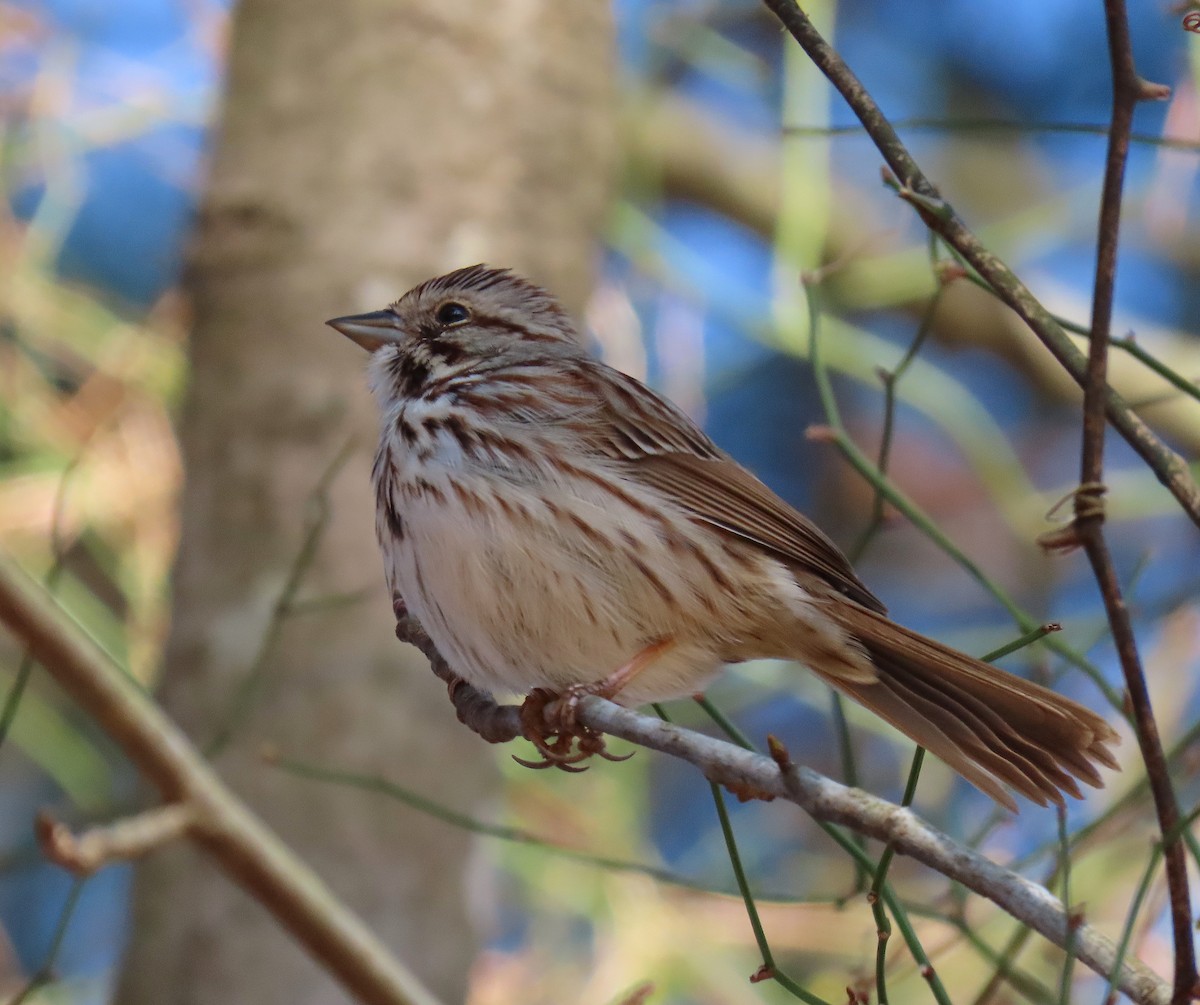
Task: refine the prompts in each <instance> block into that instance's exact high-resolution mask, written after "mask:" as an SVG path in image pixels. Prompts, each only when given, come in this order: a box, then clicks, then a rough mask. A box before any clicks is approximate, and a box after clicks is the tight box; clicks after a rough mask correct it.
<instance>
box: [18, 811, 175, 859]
mask: <svg viewBox="0 0 1200 1005" xmlns="http://www.w3.org/2000/svg"><path fill="white" fill-rule="evenodd" d="M197 820H198V817H197V813H196V809H195V807H194V806H193V805H192V804H191V803H186V802H184V803H168V804H166V805H165V806H156V807H155V808H154V809H151V810H146V811H145V812H143V813H139V814H137V815H136V816H132V817H127V818H126V819H124V820H118V821H116V822H115V823H111V824H105V825H103V826H101V827H93V828H92V829H91V830H87V831H84V832H83V833H82V834H80V835H79V836H78V837H77V836H76V835H74V834H72V833H71V829H70V828H69V827H68V826H67V825H66V824H64V823H62V822H61V821H58V820H55V819H54V817H53V816H51V815H50V813H49V812H48V811H46V810H42V811H41V812H40V813H38V815H37V818H36V820H35V821H34V832H35V834H36V836H37V842H38V845H39V847H40V848H41V849H42V854H43V855H45V856H46V858H47V859H49V860H50V861H51V862H53V863H54V864H55V865H57V866H61V867H62V868H63V869H66V870H67V871H68V872H71V873H74V874H75V875H76V876H89V875H91V874H92V873H94V872H96V871H97V870H98V869H100V868H102V867H104V866H106V865H108V864H109V863H111V862H125V861H129V860H131V859H135V858H141V857H142V856H143V855H146V854H148V853H149V852H152V851H154V850H155V849H157V848H160V847H162V846H163V845H165V844H167V843H168V842H170V841H174V840H175V839H176V838H180V837H183V836H184V835H185V834H187V833H188V831H190V830H191V829H192V828H193V827H194V826H195V825H196V823H197Z"/></svg>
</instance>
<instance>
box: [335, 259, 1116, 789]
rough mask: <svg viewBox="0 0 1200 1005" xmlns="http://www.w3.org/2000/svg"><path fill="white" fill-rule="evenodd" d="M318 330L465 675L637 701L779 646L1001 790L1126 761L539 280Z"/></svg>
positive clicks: (399, 581)
mask: <svg viewBox="0 0 1200 1005" xmlns="http://www.w3.org/2000/svg"><path fill="white" fill-rule="evenodd" d="M329 324H330V325H332V326H333V327H334V328H336V329H337V330H338V331H340V332H342V333H343V334H345V335H347V336H349V337H350V338H351V339H353V340H354V341H355V342H357V343H358V344H359V345H360V346H362V347H363V348H364V349H366V350H367V351H368V352H369V353H370V354H371V359H370V363H369V374H370V383H371V387H372V389H373V391H374V393H375V396H376V398H377V399H378V401H379V405H380V408H381V410H382V437H381V440H380V444H379V450H378V452H377V454H376V456H375V466H374V473H373V477H374V485H375V497H376V506H377V509H376V512H377V516H376V527H377V531H378V535H379V542H380V546H381V548H382V550H383V554H384V564H385V568H386V575H387V582H388V586H389V588H390V589H391V590H392V593H393V597H400V598H403V601H404V603H406V604H407V606H408V609H409V610H410V611H411V612H412V613H413V614H414V615H415V616H416V617H417V618H418V619H419V621H420V622H421V624H422V625H423V626H424V627H425V629H426V631H427V632H428V633H429V635H430V637H431V638H432V639H433V641H434V642H435V644H436V645H437V647H438V649H439V650H440V652H441V653H442V655H443V656H444V657H445V658H446V659H447V661H448V662H449V664H450V666H451V667H452V668H454V670H455V671H456V672H457V673H458V674H460V675H461V676H462V677H463V678H464V679H465V680H467V681H469V682H470V683H472V684H475V685H477V686H479V687H482V688H485V689H487V690H489V691H494V690H507V691H515V692H519V693H527V692H529V691H530V690H531V689H548V690H549V691H551V692H553V693H555V694H562V693H565V694H567V695H568V696H575V695H578V694H581V693H598V694H602V695H604V696H606V697H612V698H614V699H615V700H617V701H619V702H621V703H623V704H627V705H639V704H642V703H645V702H650V701H658V700H661V699H667V698H674V697H680V696H685V695H692V694H695V693H696V692H699V691H702V690H703V689H704V688H705V686H706V685H707V684H708V683H709V682H710V681H711V680H712V679H713V678H714V677H715V676H716V675H717V673H718V672H719V671H720V669H721V667H722V665H723V664H726V663H735V662H740V661H744V660H752V659H758V658H763V657H779V658H785V659H792V660H797V661H799V662H801V663H803V664H805V665H807V666H808V667H809V668H811V669H812V671H813V672H814V673H816V674H817V675H818V676H819V677H821V679H822V680H824V681H826V682H827V683H828V684H830V685H831V686H833V687H835V688H837V689H838V690H839V691H841V692H842V693H843V694H845V695H847V696H848V697H850V698H852V699H854V700H855V701H857V702H860V703H861V704H863V705H865V706H866V707H867V708H869V709H871V710H872V711H873V712H875V713H876V714H878V715H879V716H881V717H882V718H883V719H885V720H887V721H888V722H890V723H891V724H892V725H893V726H895V727H896V728H897V729H899V730H900V731H901V732H903V733H905V734H906V735H907V736H909V737H910V738H911V739H913V740H914V741H916V742H917V743H919V744H921V745H922V746H924V747H926V748H927V749H928V750H930V751H931V752H933V753H934V754H936V755H937V756H938V757H940V758H941V759H942V760H943V761H945V762H946V763H947V764H949V765H950V766H951V767H953V768H954V769H956V770H957V771H959V772H960V773H961V774H962V775H963V776H965V777H966V778H967V779H968V780H970V781H971V782H973V783H974V784H975V785H976V786H978V787H979V788H980V789H982V790H983V791H984V792H986V793H988V794H989V795H990V796H992V797H993V798H995V799H996V800H998V801H999V802H1001V803H1003V804H1005V805H1006V806H1010V807H1014V808H1015V803H1014V802H1013V800H1012V798H1011V797H1010V796H1009V795H1008V793H1007V792H1006V791H1005V788H1004V787H1003V786H1004V785H1008V786H1011V787H1012V788H1013V789H1015V790H1016V791H1018V792H1020V793H1022V794H1023V795H1025V796H1027V797H1029V798H1030V799H1032V800H1034V801H1035V802H1038V803H1040V804H1042V805H1045V804H1046V803H1047V802H1048V801H1053V802H1056V803H1061V802H1062V795H1061V792H1068V793H1070V794H1071V795H1073V796H1077V797H1078V796H1079V789H1078V787H1077V785H1076V784H1075V780H1074V779H1075V778H1078V779H1081V780H1082V781H1084V782H1087V783H1088V784H1090V785H1094V786H1100V785H1101V779H1100V776H1099V774H1098V772H1097V771H1096V768H1095V765H1094V764H1093V762H1094V761H1096V762H1100V763H1101V764H1105V765H1108V766H1110V767H1116V762H1115V761H1114V759H1113V757H1112V755H1111V753H1110V752H1109V751H1108V749H1107V746H1106V745H1107V744H1110V743H1113V742H1115V741H1116V739H1117V736H1116V733H1115V732H1114V731H1113V730H1112V729H1110V728H1109V726H1108V724H1107V723H1105V721H1104V720H1103V719H1102V718H1100V717H1099V716H1098V715H1096V714H1094V713H1093V712H1091V711H1089V710H1088V709H1086V708H1084V707H1082V706H1081V705H1078V704H1076V703H1075V702H1073V701H1070V700H1068V699H1066V698H1063V697H1061V696H1059V695H1057V694H1055V693H1053V692H1052V691H1048V690H1047V689H1045V688H1043V687H1039V686H1037V685H1036V684H1031V683H1029V682H1028V681H1025V680H1023V679H1021V678H1020V677H1016V676H1013V675H1012V674H1009V673H1005V672H1004V671H1002V670H998V669H996V668H994V667H991V666H989V665H987V664H985V663H982V662H980V661H979V660H977V659H974V658H972V657H970V656H966V655H964V654H963V653H960V652H957V651H955V650H954V649H951V648H949V647H948V646H945V645H942V644H941V643H939V642H935V641H933V640H932V639H928V638H925V637H924V636H922V635H919V634H917V633H916V632H913V631H910V630H909V629H907V628H903V627H901V626H900V625H897V624H896V623H895V622H893V621H891V620H889V619H888V618H887V617H886V613H885V608H884V606H883V604H882V603H881V602H880V601H879V600H878V599H877V598H876V597H875V596H874V594H872V593H871V591H870V590H869V589H867V587H866V586H865V585H863V583H862V582H861V581H860V580H859V579H858V577H857V576H856V575H855V574H854V571H853V570H852V569H851V567H850V564H849V562H848V561H847V560H846V558H845V557H844V556H843V555H842V553H841V552H840V551H839V550H838V549H837V547H836V546H835V545H834V544H833V543H832V542H831V541H830V540H829V539H828V538H827V537H826V536H825V535H824V534H823V533H822V532H821V531H820V530H819V529H818V528H817V527H816V526H814V525H813V524H812V523H810V522H809V521H808V520H807V519H806V518H805V517H804V516H802V515H801V514H800V513H798V512H797V511H796V510H795V509H793V508H792V507H791V506H789V505H788V504H787V503H785V502H784V501H783V500H782V499H780V498H779V497H778V496H777V495H775V493H774V492H772V491H771V490H770V489H769V488H767V487H766V486H765V485H764V484H763V483H762V482H760V481H759V480H758V479H757V478H755V477H754V476H753V475H751V474H750V473H749V472H747V471H746V470H745V469H744V468H742V467H741V466H740V465H739V464H738V463H737V462H736V461H734V460H733V459H732V458H731V457H730V456H729V455H728V454H726V453H725V452H723V451H722V450H720V449H718V448H717V447H716V445H714V444H713V442H712V441H711V440H710V439H709V438H708V437H707V436H706V435H705V434H704V433H703V432H701V431H700V429H699V428H698V427H697V426H696V425H695V424H694V423H693V422H692V421H691V420H690V419H688V418H687V416H685V415H684V414H683V413H682V412H681V411H680V410H679V409H677V408H676V407H675V406H674V405H672V404H671V403H670V402H669V401H667V400H665V399H664V398H662V397H660V396H659V395H658V394H656V393H655V392H654V391H652V390H650V389H649V388H647V387H646V386H645V385H644V384H642V383H640V382H639V381H637V380H635V379H634V378H632V377H629V376H627V375H625V374H623V373H621V372H619V371H617V370H614V369H613V368H611V367H609V366H606V365H605V364H604V363H601V362H599V361H597V360H595V359H593V358H591V357H590V356H589V355H588V354H587V353H586V352H585V350H584V349H583V347H582V346H581V345H580V344H579V342H578V340H577V338H576V332H575V329H574V327H573V325H572V323H571V320H570V319H569V318H568V317H567V315H566V313H565V312H564V311H563V309H562V308H561V307H560V306H559V304H558V303H557V301H555V299H554V298H553V297H552V296H551V295H550V294H549V293H547V292H546V291H545V290H543V289H540V288H539V287H537V286H535V285H533V284H532V283H530V282H528V281H527V280H525V279H522V278H520V277H518V276H516V275H514V274H513V273H511V272H509V271H508V270H503V269H492V268H487V267H485V266H483V265H476V266H472V267H470V268H466V269H460V270H458V271H457V272H452V273H450V274H449V275H445V276H441V277H439V278H436V279H431V280H429V281H428V282H425V283H422V284H421V285H420V286H417V287H416V288H415V289H413V290H411V291H410V292H408V293H407V294H405V295H404V296H403V297H401V299H400V300H398V301H397V302H396V303H394V304H392V305H391V306H390V307H389V308H387V309H386V310H382V311H376V312H374V313H370V314H360V315H356V316H352V317H343V318H336V319H334V320H332V321H330V322H329ZM542 746H543V749H547V748H546V747H545V745H544V743H543V745H542ZM1072 776H1074V777H1072Z"/></svg>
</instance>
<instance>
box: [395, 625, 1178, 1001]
mask: <svg viewBox="0 0 1200 1005" xmlns="http://www.w3.org/2000/svg"><path fill="white" fill-rule="evenodd" d="M398 613H399V614H400V615H401V617H400V618H399V619H398V623H397V625H396V635H397V637H399V638H400V639H401V640H402V641H405V642H411V643H412V644H413V645H415V646H416V647H417V648H418V649H420V650H421V651H422V652H423V653H425V655H426V656H428V657H429V658H430V661H431V665H432V668H433V671H434V673H435V674H437V676H439V677H441V678H442V679H443V680H445V681H447V683H448V684H449V686H450V695H451V698H452V700H453V702H454V705H455V707H456V709H457V710H458V715H459V719H460V720H461V721H463V722H464V723H465V724H466V725H468V726H470V727H471V728H472V729H476V730H477V731H484V732H486V734H487V735H486V737H485V738H486V739H489V740H490V741H491V742H493V743H500V742H505V741H506V740H511V739H513V738H515V737H517V736H520V735H521V733H522V730H521V721H520V716H519V711H518V709H517V707H516V706H514V705H497V704H496V702H495V701H494V700H493V699H492V697H491V696H490V695H489V694H487V693H486V692H483V691H479V690H477V689H476V688H474V687H472V686H471V685H469V684H467V683H465V682H464V681H462V680H461V679H460V678H458V677H456V676H455V675H454V673H453V671H452V670H451V668H450V667H449V665H448V664H447V663H446V661H445V659H443V658H442V656H441V654H440V653H438V651H437V649H436V648H435V647H434V645H433V643H432V641H431V640H430V639H429V636H428V635H426V634H425V632H424V631H423V630H422V628H421V626H420V625H419V624H418V623H417V622H416V621H415V620H414V619H413V618H411V617H407V616H404V615H403V609H402V608H400V609H398ZM577 718H578V721H579V722H580V723H582V724H583V725H584V726H588V727H590V728H592V729H595V730H597V731H599V732H601V733H607V734H609V735H611V736H616V737H620V738H621V739H623V740H628V741H629V742H630V743H636V744H638V745H639V746H643V747H649V748H651V749H652V750H658V751H661V752H662V753H665V754H670V755H671V756H672V757H678V758H681V759H683V760H685V761H690V762H691V763H692V764H695V765H696V766H697V767H698V768H700V770H701V771H703V772H704V775H705V777H706V778H708V779H709V780H710V781H714V782H719V783H721V784H722V785H725V786H727V787H729V788H730V789H731V790H733V791H734V792H742V793H751V792H752V793H754V794H755V795H756V796H759V797H762V798H778V799H786V800H788V801H789V802H792V803H795V804H796V805H797V806H799V807H800V808H801V809H803V810H804V811H805V812H806V813H808V814H809V815H810V816H811V817H813V819H815V820H818V821H823V822H825V823H833V824H843V825H845V826H846V827H849V828H850V829H851V830H854V831H857V832H858V833H860V834H865V835H866V836H868V837H873V838H877V839H878V840H880V841H883V842H886V843H888V844H890V845H892V846H893V847H894V848H895V850H896V852H897V853H899V854H902V855H909V856H911V857H912V858H914V859H916V860H917V861H918V862H921V863H923V864H924V865H927V866H929V867H930V868H931V869H933V870H934V871H935V872H938V873H941V874H942V875H943V876H946V877H947V878H949V879H953V880H957V881H958V882H960V883H962V884H963V886H965V887H967V888H968V889H970V890H973V891H974V892H975V893H978V894H979V895H980V896H982V897H985V898H987V899H988V900H990V901H992V903H994V904H996V905H997V906H998V907H1000V908H1001V909H1002V910H1004V911H1006V912H1007V913H1008V914H1010V915H1011V916H1012V917H1014V918H1016V919H1017V920H1018V921H1021V922H1023V923H1024V924H1026V925H1028V926H1029V927H1030V928H1032V929H1033V930H1034V931H1036V932H1039V933H1040V934H1041V935H1043V936H1044V937H1045V938H1046V939H1047V940H1049V941H1050V942H1052V943H1053V944H1054V945H1056V946H1059V947H1060V948H1064V947H1065V946H1066V945H1067V941H1068V938H1069V939H1070V940H1071V941H1072V946H1073V948H1074V952H1075V955H1076V957H1077V958H1078V959H1079V960H1080V961H1081V962H1082V963H1084V964H1086V965H1087V966H1088V967H1090V968H1091V969H1092V970H1093V971H1095V972H1096V973H1097V974H1100V975H1101V976H1103V977H1107V976H1108V975H1109V974H1110V973H1111V972H1112V969H1113V966H1114V964H1115V962H1116V959H1117V952H1116V947H1115V946H1114V945H1113V943H1112V941H1111V940H1110V939H1109V938H1107V937H1106V936H1104V935H1102V934H1100V933H1099V932H1097V931H1096V930H1095V929H1093V928H1091V927H1090V926H1088V925H1084V924H1078V919H1077V918H1072V917H1069V916H1068V913H1067V912H1066V911H1065V910H1064V909H1063V906H1062V904H1061V903H1060V902H1059V901H1058V899H1057V898H1056V897H1055V896H1054V895H1053V894H1052V893H1050V892H1049V891H1048V890H1047V889H1046V888H1045V887H1043V886H1039V885H1038V884H1037V883H1033V882H1031V881H1030V880H1027V879H1025V878H1024V877H1023V876H1019V875H1018V874H1017V873H1015V872H1010V871H1009V870H1007V869H1004V868H1003V867H1001V866H999V865H996V863H994V862H992V861H991V860H990V859H988V858H985V857H984V856H983V855H981V854H979V852H976V851H973V850H972V849H970V848H967V847H965V846H964V845H960V844H957V843H956V842H955V841H953V840H952V839H951V838H949V837H947V836H946V835H945V834H942V833H941V832H939V831H937V830H935V829H934V828H932V827H930V826H929V825H928V824H927V823H925V822H924V821H923V820H921V819H920V818H919V817H918V816H917V815H916V814H914V813H913V812H912V811H911V810H908V809H905V808H904V807H902V806H897V805H895V804H894V803H889V802H887V801H886V800H884V799H879V798H878V797H876V796H872V795H870V794H868V793H866V792H862V791H861V790H859V789H851V788H847V787H846V786H844V785H841V784H839V783H837V782H835V781H832V780H831V779H828V778H826V777H824V776H823V775H820V774H818V773H817V772H815V771H812V770H810V769H808V768H805V767H802V766H799V765H796V764H792V763H791V762H790V761H788V760H787V758H786V752H783V756H782V757H781V758H779V759H775V758H772V757H765V756H763V755H761V754H756V753H753V752H751V751H747V750H743V749H742V748H741V747H737V746H734V745H733V744H730V743H727V742H725V741H723V740H717V739H713V738H712V737H709V736H704V735H703V734H700V733H695V732H692V731H691V730H687V729H681V728H680V727H678V726H674V725H671V724H669V723H664V722H661V721H660V720H658V719H653V718H651V717H650V716H646V715H642V714H640V713H638V712H634V711H631V710H630V709H627V708H622V707H621V706H619V705H615V704H613V703H612V702H609V701H604V700H603V699H601V698H596V697H588V698H584V699H583V700H582V701H581V702H580V704H579V712H578V717H577ZM776 749H781V748H776ZM1117 986H1118V987H1119V988H1120V989H1121V990H1122V991H1124V992H1125V993H1126V994H1127V995H1129V997H1130V998H1131V999H1133V1001H1135V1002H1138V1003H1139V1005H1167V1003H1168V1002H1169V1001H1170V1000H1171V994H1170V989H1169V988H1168V986H1167V984H1166V983H1165V982H1164V981H1163V980H1162V979H1161V978H1160V977H1159V976H1158V975H1157V974H1155V973H1154V972H1153V971H1151V970H1150V969H1149V968H1148V967H1146V966H1145V964H1143V963H1141V962H1140V961H1138V960H1133V961H1127V962H1125V963H1124V965H1123V966H1122V967H1121V969H1120V972H1119V977H1118V980H1117Z"/></svg>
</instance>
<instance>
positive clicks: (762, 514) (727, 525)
mask: <svg viewBox="0 0 1200 1005" xmlns="http://www.w3.org/2000/svg"><path fill="white" fill-rule="evenodd" d="M592 378H593V380H594V381H595V383H596V385H597V387H596V390H597V391H598V392H599V396H600V397H601V398H602V400H603V401H604V402H605V406H606V407H604V408H602V409H600V410H598V411H597V412H596V413H593V415H592V416H591V419H592V422H591V425H590V428H589V429H588V434H589V435H588V439H589V441H590V443H591V444H592V445H593V446H594V447H595V449H597V450H598V451H599V452H601V453H603V454H605V455H606V456H607V457H609V458H610V459H611V460H613V461H614V462H616V463H617V464H618V465H619V466H621V467H622V468H624V469H625V470H626V471H627V473H628V474H629V476H630V477H631V478H633V479H635V480H636V481H638V482H640V483H641V484H643V485H646V486H648V487H650V488H652V489H654V490H656V491H658V492H661V493H662V494H663V495H665V496H667V497H669V498H670V499H671V500H672V501H673V502H675V503H677V504H678V505H679V506H681V507H682V508H683V509H685V510H686V511H687V512H688V513H689V514H690V515H691V517H692V518H693V519H695V520H696V521H698V522H700V523H705V524H708V525H709V526H711V527H716V528H717V529H718V530H721V531H724V532H725V533H727V534H729V535H731V536H733V537H737V538H740V539H741V540H743V541H749V542H750V543H752V544H755V545H758V546H759V547H760V548H762V549H764V550H766V551H769V552H771V553H772V554H773V555H775V556H776V557H777V558H780V559H781V560H783V561H784V562H786V563H787V564H788V565H790V566H792V567H794V568H795V569H796V570H797V571H803V572H807V573H809V574H812V575H816V576H819V577H821V578H822V579H824V580H825V581H826V582H827V583H829V584H830V585H831V586H832V587H833V588H834V589H835V590H837V591H838V592H840V593H842V594H844V595H845V596H847V597H849V598H850V599H852V600H855V601H857V602H858V603H860V604H862V605H863V606H864V607H867V608H869V609H870V610H872V611H878V612H879V613H880V614H883V613H886V610H887V609H886V608H885V607H884V605H883V603H882V602H881V601H880V600H879V598H878V597H876V596H875V595H874V594H873V593H871V591H870V590H869V589H867V587H866V586H865V585H864V584H863V583H862V581H861V580H860V579H859V578H858V577H857V576H856V575H855V574H854V570H853V569H852V568H851V567H850V562H849V561H848V560H847V559H846V556H845V555H843V554H842V553H841V551H839V550H838V547H837V545H835V544H834V543H833V542H832V541H831V540H829V538H828V537H826V536H825V534H824V533H822V531H821V530H820V529H819V528H818V527H817V526H816V525H815V524H813V523H812V521H810V520H809V519H808V518H807V517H805V516H803V515H801V514H800V513H799V512H797V511H796V510H795V509H794V508H793V507H791V506H789V505H788V504H787V503H786V502H784V501H783V500H782V499H780V498H779V496H777V495H776V494H775V493H774V492H772V491H771V490H770V489H769V488H767V486H766V485H764V484H763V483H762V482H761V481H759V480H758V479H757V478H755V477H754V476H753V475H752V474H750V472H749V471H747V470H746V469H745V468H743V467H742V466H741V465H740V464H738V463H737V461H735V460H734V459H733V458H732V457H730V456H729V455H728V454H726V453H725V452H724V451H722V450H721V449H720V448H719V447H717V445H716V444H714V443H713V442H712V440H710V439H709V438H708V437H707V436H705V434H704V433H703V432H702V431H701V430H700V428H699V427H698V426H697V425H696V424H695V423H694V422H692V420H691V419H689V418H688V417H687V416H686V415H684V414H683V412H681V411H680V410H679V409H678V408H676V407H675V406H674V405H672V404H671V403H670V402H669V401H667V400H666V399H665V398H662V397H660V396H659V395H657V394H655V393H654V392H653V391H651V390H650V389H649V388H646V387H644V386H643V385H642V384H640V383H638V382H637V381H635V380H634V379H633V378H632V377H628V376H626V375H625V374H622V373H619V372H618V371H616V370H612V369H611V368H609V367H606V366H603V365H602V364H596V369H595V370H594V371H593V372H592Z"/></svg>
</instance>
